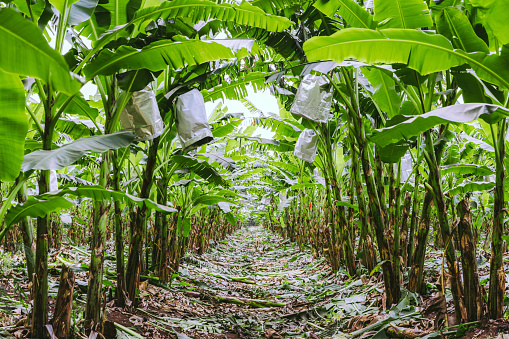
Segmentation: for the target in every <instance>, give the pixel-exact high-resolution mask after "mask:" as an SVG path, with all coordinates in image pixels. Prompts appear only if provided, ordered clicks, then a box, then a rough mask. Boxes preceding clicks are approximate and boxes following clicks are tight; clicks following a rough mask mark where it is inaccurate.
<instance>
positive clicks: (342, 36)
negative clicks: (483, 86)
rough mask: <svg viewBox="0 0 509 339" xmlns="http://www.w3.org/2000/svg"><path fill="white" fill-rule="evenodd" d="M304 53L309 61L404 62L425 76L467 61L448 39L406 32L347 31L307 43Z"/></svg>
mask: <svg viewBox="0 0 509 339" xmlns="http://www.w3.org/2000/svg"><path fill="white" fill-rule="evenodd" d="M304 51H305V52H306V56H307V57H308V60H309V61H317V60H334V61H336V62H342V61H343V60H345V59H347V58H355V59H357V60H359V61H362V62H366V63H368V64H375V63H387V64H390V63H403V64H407V65H408V66H409V67H410V68H412V69H415V70H416V71H418V72H419V73H421V74H423V75H424V74H429V73H432V72H438V71H442V70H445V69H449V68H451V67H454V66H458V65H461V64H462V63H464V62H465V61H464V60H462V59H461V58H460V57H458V56H456V55H455V54H454V51H453V49H452V46H451V43H450V42H449V40H447V39H446V38H445V37H443V36H441V35H432V34H426V33H424V32H421V31H417V30H405V29H384V30H380V31H374V30H369V29H362V28H347V29H343V30H341V31H339V32H337V33H335V34H333V35H331V36H328V37H313V38H311V39H309V40H307V41H306V42H305V43H304Z"/></svg>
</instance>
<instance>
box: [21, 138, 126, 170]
mask: <svg viewBox="0 0 509 339" xmlns="http://www.w3.org/2000/svg"><path fill="white" fill-rule="evenodd" d="M134 138H135V135H134V133H133V132H130V131H119V132H115V133H112V134H106V135H95V136H92V137H88V138H81V139H78V140H76V141H73V142H71V143H69V144H67V145H64V146H62V147H60V148H57V149H54V150H51V151H47V150H42V151H35V152H32V153H29V154H27V155H26V156H25V158H24V159H23V163H22V165H21V170H22V171H23V172H26V171H29V170H32V169H39V170H58V169H62V168H64V167H66V166H69V165H71V164H72V163H74V162H75V161H76V160H78V159H79V158H81V157H82V156H83V155H84V154H85V153H87V152H89V151H94V152H97V153H103V152H106V151H107V150H110V149H118V148H122V147H126V146H129V145H130V144H131V142H133V140H134Z"/></svg>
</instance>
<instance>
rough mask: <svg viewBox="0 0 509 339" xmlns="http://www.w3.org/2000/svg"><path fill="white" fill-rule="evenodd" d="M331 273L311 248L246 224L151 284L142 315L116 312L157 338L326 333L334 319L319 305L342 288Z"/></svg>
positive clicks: (113, 316) (112, 316)
mask: <svg viewBox="0 0 509 339" xmlns="http://www.w3.org/2000/svg"><path fill="white" fill-rule="evenodd" d="M328 275H330V269H329V268H328V267H327V266H326V264H325V263H324V260H320V259H319V260H315V259H313V257H312V254H311V252H310V251H304V252H300V251H299V250H298V248H297V246H296V245H295V244H291V243H289V242H288V241H284V240H283V239H281V238H279V237H278V236H276V235H274V234H272V233H270V232H268V231H267V230H265V229H263V228H262V227H246V228H243V229H241V230H239V231H238V232H237V233H235V234H234V235H232V236H230V237H228V239H226V240H224V241H222V242H221V243H219V244H216V245H215V246H212V247H211V249H210V250H209V251H208V252H207V253H206V254H205V255H203V256H198V255H195V254H188V255H187V256H186V257H185V258H184V261H183V263H182V265H181V269H180V276H179V277H178V278H176V279H175V281H174V282H173V283H172V285H171V287H170V288H169V289H164V288H161V287H157V286H154V285H153V284H151V283H149V281H147V282H146V283H143V284H142V290H141V293H140V295H141V297H142V299H143V306H142V307H140V308H139V309H138V310H136V312H135V313H136V314H135V315H134V316H132V315H130V314H128V313H126V312H123V311H121V310H118V309H110V310H109V313H108V319H109V320H112V321H115V322H118V323H120V324H122V325H124V326H126V327H127V326H132V325H135V328H136V329H137V330H138V332H140V333H142V334H143V335H145V336H150V337H153V338H157V337H173V336H172V335H171V334H175V332H177V333H179V334H180V336H178V338H186V337H185V336H183V335H187V336H188V337H191V338H262V337H263V338H284V337H288V336H289V335H295V336H298V337H304V338H318V336H317V335H316V334H315V333H319V332H321V331H323V330H324V328H323V327H322V326H323V324H324V323H327V324H329V325H330V324H331V323H334V319H332V321H331V319H327V318H325V317H323V316H324V315H325V316H327V314H326V310H321V309H320V308H319V307H317V306H318V305H320V304H321V303H323V301H324V300H327V299H328V298H327V296H328V295H330V294H332V293H330V291H331V289H330V288H331V287H332V288H334V287H339V286H338V285H334V286H327V285H328V279H327V276H328ZM152 283H154V282H152ZM320 313H322V314H320ZM319 324H321V325H322V326H320V325H319ZM174 331H175V332H174ZM321 337H323V336H321Z"/></svg>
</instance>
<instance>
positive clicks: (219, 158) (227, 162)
mask: <svg viewBox="0 0 509 339" xmlns="http://www.w3.org/2000/svg"><path fill="white" fill-rule="evenodd" d="M196 155H199V156H202V157H205V158H208V159H211V160H212V161H215V162H217V163H218V164H220V165H221V166H223V167H224V168H226V169H227V170H229V171H233V170H234V169H235V168H238V167H239V165H237V164H236V163H235V161H233V160H232V159H229V158H227V157H225V156H224V154H222V153H197V154H196Z"/></svg>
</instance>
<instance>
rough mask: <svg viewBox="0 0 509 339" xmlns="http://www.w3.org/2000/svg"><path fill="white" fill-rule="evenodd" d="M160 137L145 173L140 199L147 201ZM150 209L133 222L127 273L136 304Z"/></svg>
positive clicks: (142, 209)
mask: <svg viewBox="0 0 509 339" xmlns="http://www.w3.org/2000/svg"><path fill="white" fill-rule="evenodd" d="M159 140H160V137H157V138H155V139H154V140H153V141H152V144H151V145H150V149H149V154H148V159H147V164H146V166H145V171H144V172H143V183H142V186H141V191H140V195H139V197H140V198H142V199H146V198H148V197H149V194H150V189H151V187H152V181H153V177H154V169H155V165H156V161H157V149H158V147H159ZM147 212H148V208H147V205H146V204H143V206H142V207H140V208H139V209H138V211H137V212H136V213H133V218H132V220H131V244H130V246H129V259H128V261H127V271H126V289H127V294H128V296H129V299H130V300H131V301H133V302H134V300H135V298H136V294H135V293H136V289H137V288H138V285H139V282H140V275H141V263H142V262H141V256H142V252H143V239H144V230H145V225H146V218H147Z"/></svg>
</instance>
